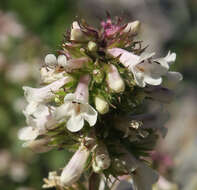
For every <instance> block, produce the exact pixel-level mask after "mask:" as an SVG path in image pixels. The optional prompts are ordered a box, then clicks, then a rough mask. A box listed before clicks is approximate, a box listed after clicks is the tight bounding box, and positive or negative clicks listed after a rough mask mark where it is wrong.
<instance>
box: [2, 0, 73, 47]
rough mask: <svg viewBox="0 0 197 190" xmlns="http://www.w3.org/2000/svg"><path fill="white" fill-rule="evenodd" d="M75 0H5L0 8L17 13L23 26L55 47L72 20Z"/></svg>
mask: <svg viewBox="0 0 197 190" xmlns="http://www.w3.org/2000/svg"><path fill="white" fill-rule="evenodd" d="M76 3H77V0H75V1H73V0H58V1H57V0H20V1H18V0H6V1H3V2H1V3H0V8H1V9H3V10H7V11H13V12H15V13H16V14H17V16H18V18H19V19H20V21H21V22H22V23H23V24H24V25H25V27H26V28H27V29H28V30H29V31H31V32H33V33H36V34H38V35H39V37H40V38H41V39H42V40H43V41H44V43H47V44H49V45H51V46H53V47H55V46H56V47H57V46H58V45H59V44H60V42H61V40H62V35H63V34H64V32H65V28H66V26H67V25H68V24H70V23H71V22H72V19H73V18H74V16H75V14H76V11H75V7H76Z"/></svg>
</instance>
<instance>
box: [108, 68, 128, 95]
mask: <svg viewBox="0 0 197 190" xmlns="http://www.w3.org/2000/svg"><path fill="white" fill-rule="evenodd" d="M106 81H107V84H108V86H109V88H110V89H111V90H112V91H114V92H116V93H121V92H123V91H124V90H125V84H124V81H123V79H122V78H121V76H120V74H119V72H118V69H117V68H116V67H115V66H114V65H112V64H111V65H109V69H108V73H107V78H106Z"/></svg>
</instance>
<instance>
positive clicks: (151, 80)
mask: <svg viewBox="0 0 197 190" xmlns="http://www.w3.org/2000/svg"><path fill="white" fill-rule="evenodd" d="M144 82H146V83H147V84H150V85H154V86H157V85H160V84H161V83H162V78H161V77H160V78H157V79H155V78H152V77H150V76H144Z"/></svg>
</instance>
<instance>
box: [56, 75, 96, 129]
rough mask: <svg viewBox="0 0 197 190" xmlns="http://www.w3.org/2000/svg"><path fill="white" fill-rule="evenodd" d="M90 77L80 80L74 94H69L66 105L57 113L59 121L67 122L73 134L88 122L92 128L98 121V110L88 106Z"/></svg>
mask: <svg viewBox="0 0 197 190" xmlns="http://www.w3.org/2000/svg"><path fill="white" fill-rule="evenodd" d="M88 83H89V76H87V75H86V76H83V77H81V78H80V81H79V83H78V86H77V88H76V91H75V93H74V94H72V93H69V94H67V95H66V96H65V98H64V104H63V105H61V106H60V107H58V108H57V109H56V111H55V117H56V119H57V120H61V121H66V120H67V125H66V126H67V129H68V130H69V131H71V132H77V131H79V130H81V129H82V128H83V126H84V120H86V121H87V122H88V123H89V125H90V126H94V125H95V124H96V120H97V112H96V110H95V109H94V108H93V107H92V106H91V105H89V104H88V98H89V92H88Z"/></svg>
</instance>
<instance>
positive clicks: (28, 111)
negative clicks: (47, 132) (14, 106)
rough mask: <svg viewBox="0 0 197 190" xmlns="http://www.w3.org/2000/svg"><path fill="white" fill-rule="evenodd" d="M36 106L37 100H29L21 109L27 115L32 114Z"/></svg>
mask: <svg viewBox="0 0 197 190" xmlns="http://www.w3.org/2000/svg"><path fill="white" fill-rule="evenodd" d="M37 107H38V103H37V102H30V103H29V104H27V106H26V108H25V109H24V110H23V114H24V115H25V116H26V117H27V116H29V115H31V114H33V113H34V112H35V111H36V110H37Z"/></svg>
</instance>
